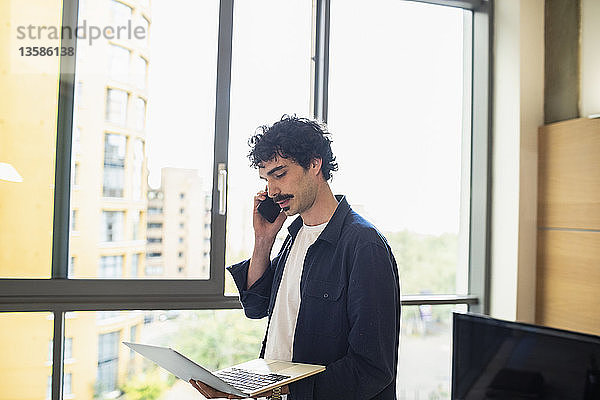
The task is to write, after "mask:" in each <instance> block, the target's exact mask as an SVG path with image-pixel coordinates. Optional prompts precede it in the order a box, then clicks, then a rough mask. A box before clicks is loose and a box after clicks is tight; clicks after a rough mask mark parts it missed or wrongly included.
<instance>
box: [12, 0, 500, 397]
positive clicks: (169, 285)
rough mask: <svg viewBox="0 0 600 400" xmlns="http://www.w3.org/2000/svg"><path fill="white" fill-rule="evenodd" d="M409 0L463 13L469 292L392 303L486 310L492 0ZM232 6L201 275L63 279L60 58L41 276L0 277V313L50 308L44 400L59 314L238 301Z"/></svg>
mask: <svg viewBox="0 0 600 400" xmlns="http://www.w3.org/2000/svg"><path fill="white" fill-rule="evenodd" d="M307 1H308V0H307ZM312 1H313V16H312V18H313V30H312V31H313V32H312V51H313V57H312V64H311V66H312V70H311V78H312V88H311V110H312V113H313V117H315V118H318V119H321V120H323V121H325V122H326V121H327V106H328V105H327V100H328V78H329V75H328V74H329V9H330V0H312ZM413 1H420V2H426V3H432V4H438V5H445V6H453V7H459V8H463V9H465V10H469V12H465V29H466V31H465V33H466V34H465V45H466V46H465V49H466V51H465V61H466V63H465V65H466V67H465V78H470V79H465V90H466V91H465V94H467V93H470V96H465V99H464V112H465V118H466V119H465V121H466V122H470V124H469V123H467V124H465V125H467V127H466V128H465V129H466V130H465V134H469V135H470V138H471V153H470V160H469V162H470V163H469V165H470V166H471V168H470V176H471V183H470V192H469V193H470V206H469V212H470V227H469V233H470V234H469V267H468V277H469V283H468V293H469V294H468V295H419V296H417V295H413V296H403V297H402V304H403V305H423V304H468V305H469V308H470V310H471V311H475V312H480V313H486V314H487V313H489V275H490V274H489V265H490V257H489V253H490V250H489V249H490V215H491V213H490V203H491V179H490V176H491V139H490V138H491V107H492V104H491V94H492V86H491V82H492V51H491V48H492V47H491V43H492V31H493V26H492V15H493V0H471V1H469V0H413ZM78 6H79V0H64V2H63V14H62V26H72V27H74V26H77V21H78V19H77V17H78V15H77V14H78V13H77V10H78ZM233 6H234V0H220V7H219V28H218V55H217V65H216V68H217V82H216V109H215V138H214V164H213V183H212V193H213V196H212V211H211V213H212V223H211V238H210V240H211V249H210V279H208V280H192V279H162V280H157V279H68V265H69V259H70V254H69V227H70V221H69V220H70V212H71V210H70V196H71V163H72V162H71V156H72V147H73V143H72V132H73V114H74V108H73V107H74V96H75V87H76V84H75V58H76V57H61V60H60V61H61V63H60V82H59V94H58V96H59V98H58V120H57V121H58V122H57V146H56V167H55V193H54V228H53V245H52V272H51V277H50V279H0V312H34V311H50V312H52V313H53V314H54V330H53V337H54V340H53V365H54V367H53V369H52V370H53V375H52V399H55V400H59V399H62V397H63V393H62V388H63V379H64V377H63V372H64V360H63V352H64V347H65V344H64V337H65V335H64V333H65V332H64V331H65V323H64V322H65V313H66V312H70V311H111V310H156V309H194V310H199V309H231V308H240V307H241V306H240V303H239V300H238V297H237V296H225V295H224V286H225V268H224V265H225V228H226V206H227V204H226V195H225V193H226V192H225V190H221V191H220V189H226V171H227V165H228V140H229V117H230V115H229V114H230V86H231V85H230V84H231V56H232V39H233ZM61 45H62V46H66V47H75V46H76V39H75V38H71V39H69V38H66V37H65V38H63V40H62V44H61ZM468 156H469V154H468V155H467V157H468ZM223 171H225V174H224V172H223ZM223 176H225V185H223V184H221V185H219V177H223ZM221 183H223V182H221ZM219 206H221V207H219ZM223 206H225V210H223ZM220 208H221V209H220ZM136 254H137V253H136ZM139 267H140V266H138V268H139ZM56 339H59V340H56Z"/></svg>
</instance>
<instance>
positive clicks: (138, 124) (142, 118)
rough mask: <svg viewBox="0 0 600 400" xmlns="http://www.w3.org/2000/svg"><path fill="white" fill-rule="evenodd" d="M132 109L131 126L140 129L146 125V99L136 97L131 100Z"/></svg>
mask: <svg viewBox="0 0 600 400" xmlns="http://www.w3.org/2000/svg"><path fill="white" fill-rule="evenodd" d="M133 110H134V115H133V126H134V128H135V129H136V130H137V131H142V130H144V127H145V125H146V101H145V100H144V99H142V98H140V97H136V98H135V100H134V102H133Z"/></svg>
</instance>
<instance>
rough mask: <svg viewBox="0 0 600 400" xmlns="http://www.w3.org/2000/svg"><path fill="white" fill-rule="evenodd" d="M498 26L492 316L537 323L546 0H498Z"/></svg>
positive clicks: (493, 180) (495, 59)
mask: <svg viewBox="0 0 600 400" xmlns="http://www.w3.org/2000/svg"><path fill="white" fill-rule="evenodd" d="M494 23H495V28H494V29H495V31H494V82H493V85H494V88H493V90H494V99H493V101H494V108H493V128H492V129H493V139H492V146H493V149H492V151H493V153H492V158H493V164H492V168H493V171H492V238H491V240H492V241H491V288H490V291H491V293H490V295H491V297H490V307H491V308H490V311H491V315H492V316H493V317H497V318H503V319H509V320H520V321H525V322H533V321H534V319H535V287H536V280H535V265H536V236H537V134H538V127H539V126H541V125H542V124H543V121H544V118H543V116H544V102H543V101H544V1H543V0H528V1H520V0H497V1H496V3H495V17H494Z"/></svg>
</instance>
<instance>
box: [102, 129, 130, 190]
mask: <svg viewBox="0 0 600 400" xmlns="http://www.w3.org/2000/svg"><path fill="white" fill-rule="evenodd" d="M126 152H127V138H126V137H125V136H123V135H116V134H111V133H107V134H105V135H104V186H103V190H102V192H103V196H104V197H123V189H124V184H125V157H126Z"/></svg>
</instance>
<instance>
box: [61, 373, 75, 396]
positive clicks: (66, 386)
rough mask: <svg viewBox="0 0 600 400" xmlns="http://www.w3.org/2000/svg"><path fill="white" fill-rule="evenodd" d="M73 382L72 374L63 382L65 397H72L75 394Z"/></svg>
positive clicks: (68, 374) (66, 376) (67, 375)
mask: <svg viewBox="0 0 600 400" xmlns="http://www.w3.org/2000/svg"><path fill="white" fill-rule="evenodd" d="M72 381H73V374H72V373H70V372H69V373H67V374H65V380H64V382H63V394H64V395H71V394H72V393H73V391H72V387H71V384H72Z"/></svg>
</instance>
